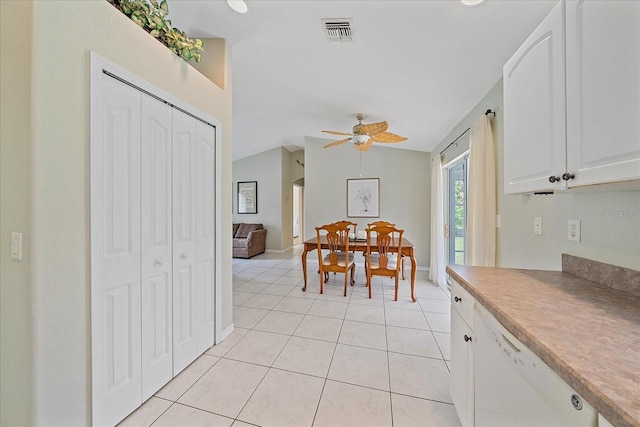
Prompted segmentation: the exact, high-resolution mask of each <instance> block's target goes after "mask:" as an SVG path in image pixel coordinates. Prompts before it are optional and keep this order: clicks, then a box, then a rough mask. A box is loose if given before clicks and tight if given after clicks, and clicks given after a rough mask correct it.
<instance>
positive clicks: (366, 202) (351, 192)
mask: <svg viewBox="0 0 640 427" xmlns="http://www.w3.org/2000/svg"><path fill="white" fill-rule="evenodd" d="M347 217H349V218H379V217H380V178H358V179H347Z"/></svg>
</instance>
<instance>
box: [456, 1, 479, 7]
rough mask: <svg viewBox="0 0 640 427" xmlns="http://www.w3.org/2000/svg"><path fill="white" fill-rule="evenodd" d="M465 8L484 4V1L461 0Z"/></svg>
mask: <svg viewBox="0 0 640 427" xmlns="http://www.w3.org/2000/svg"><path fill="white" fill-rule="evenodd" d="M460 1H461V2H462V4H463V5H465V6H475V5H477V4H480V3H482V2H483V1H484V0H460Z"/></svg>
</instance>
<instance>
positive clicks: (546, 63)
mask: <svg viewBox="0 0 640 427" xmlns="http://www.w3.org/2000/svg"><path fill="white" fill-rule="evenodd" d="M503 82H504V188H505V193H507V194H510V193H524V192H534V191H544V190H554V189H561V188H564V187H565V186H566V183H565V181H563V180H562V179H561V176H562V174H563V173H564V172H565V163H566V162H565V159H566V156H565V147H566V144H565V94H564V92H565V85H564V16H563V9H562V3H561V2H560V3H558V5H557V6H556V7H555V8H554V9H553V10H552V11H551V13H550V14H549V15H548V16H547V17H546V18H545V19H544V21H542V23H541V24H540V25H539V26H538V28H536V30H535V31H534V32H533V33H532V34H531V36H529V38H528V39H527V40H526V42H525V43H524V44H523V45H522V46H521V47H520V49H518V51H517V52H516V53H515V54H514V55H513V56H512V57H511V59H510V60H509V61H508V62H507V63H506V64H505V66H504V70H503ZM551 176H554V177H558V178H560V180H559V181H557V182H555V183H551V182H549V178H550V177H551Z"/></svg>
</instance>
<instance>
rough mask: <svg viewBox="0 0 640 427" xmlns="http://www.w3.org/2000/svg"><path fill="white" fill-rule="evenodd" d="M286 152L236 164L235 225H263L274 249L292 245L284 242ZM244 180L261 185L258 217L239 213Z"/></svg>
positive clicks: (259, 188)
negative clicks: (284, 159)
mask: <svg viewBox="0 0 640 427" xmlns="http://www.w3.org/2000/svg"><path fill="white" fill-rule="evenodd" d="M283 151H286V150H285V149H284V148H281V147H279V148H274V149H273V150H269V151H265V152H263V153H259V154H255V155H253V156H249V157H246V158H244V159H241V160H236V161H235V162H233V222H234V223H235V222H248V223H262V224H263V225H264V228H266V229H267V243H266V248H267V249H273V250H281V249H284V248H288V247H289V246H291V241H288V242H284V241H283V239H282V234H283V216H282V204H283V192H282V191H283V185H282V176H283V168H285V167H286V166H285V165H283V156H284V153H283ZM242 181H257V183H258V213H257V214H239V213H238V194H237V193H238V182H242ZM229 240H230V241H231V239H229Z"/></svg>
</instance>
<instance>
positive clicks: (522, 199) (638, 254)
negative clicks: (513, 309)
mask: <svg viewBox="0 0 640 427" xmlns="http://www.w3.org/2000/svg"><path fill="white" fill-rule="evenodd" d="M502 94H503V93H502V80H500V81H499V82H498V83H497V84H496V85H495V86H494V87H493V88H492V89H491V91H489V93H488V94H487V95H486V96H485V97H484V99H482V100H481V101H480V102H479V103H478V105H477V106H476V107H475V108H474V109H473V110H472V111H471V112H470V113H469V114H468V115H467V116H466V117H464V118H463V119H462V120H461V121H460V123H459V124H458V125H457V126H456V127H455V128H454V129H453V130H452V131H451V132H450V133H449V135H448V136H447V137H446V138H444V139H443V140H442V142H441V143H440V144H439V145H438V147H436V149H434V150H433V155H434V156H436V155H438V153H440V151H442V149H444V147H446V146H447V145H448V144H449V143H450V142H451V141H452V140H454V139H455V138H456V137H457V136H458V135H460V133H461V132H462V131H464V130H465V129H466V128H468V127H469V126H470V124H471V123H473V121H475V120H476V119H477V118H478V117H480V116H481V115H482V114H483V113H484V112H485V111H486V110H487V109H488V108H491V109H494V110H497V114H496V117H495V118H493V119H492V120H491V121H492V129H493V133H494V139H495V142H496V165H497V169H498V171H497V172H498V173H497V175H496V180H497V205H498V206H497V212H498V214H500V215H501V222H502V224H501V228H500V229H498V230H497V257H496V261H497V265H498V266H501V267H514V268H531V269H546V270H560V269H561V266H562V263H561V261H562V260H561V254H562V253H568V254H572V255H576V256H580V257H584V258H589V259H594V260H598V261H602V262H606V263H610V264H615V265H619V266H623V267H627V268H632V269H636V270H640V192H638V191H637V190H636V191H615V187H611V186H610V187H603V188H598V189H591V190H588V191H566V192H556V193H555V194H553V195H547V196H542V195H505V194H504V184H503V181H504V179H503V176H504V173H503V171H504V168H503V156H502V153H503V147H504V138H503V132H502V129H503V121H502V118H503V102H502ZM462 148H463V147H458V150H461V149H462ZM448 153H449V154H451V153H450V152H448ZM450 157H452V156H450ZM534 217H542V221H543V234H542V236H537V235H534V234H533V218H534ZM569 219H579V220H581V226H582V240H581V242H570V241H568V240H567V227H568V224H567V222H568V220H569Z"/></svg>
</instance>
